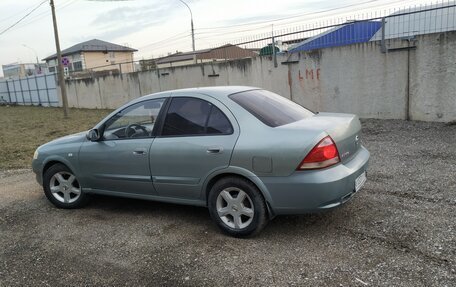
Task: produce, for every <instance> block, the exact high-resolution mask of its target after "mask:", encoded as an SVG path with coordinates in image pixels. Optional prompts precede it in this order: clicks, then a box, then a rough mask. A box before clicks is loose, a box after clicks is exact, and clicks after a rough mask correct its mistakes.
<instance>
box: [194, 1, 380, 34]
mask: <svg viewBox="0 0 456 287" xmlns="http://www.w3.org/2000/svg"><path fill="white" fill-rule="evenodd" d="M378 1H380V0H369V1H365V2H361V3H356V4H351V5H346V6H341V7H336V8H331V9H327V10H321V11H316V12H307V13H304V14H295V15H290V16H285V17H281V18H276V19H271V20H265V21H256V22H250V23H243V24H236V25H229V26H218V27H202V28H198V30H213V29H229V28H233V27H240V26H249V25H250V26H251V25H258V24H264V23H270V22H277V21H281V20H288V19H291V18H297V17H302V16H308V15H314V14H321V13H326V12H331V11H334V10H339V9H345V8H350V7H354V6H359V5H364V4H368V3H372V2H378Z"/></svg>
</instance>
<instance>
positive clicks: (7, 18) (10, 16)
mask: <svg viewBox="0 0 456 287" xmlns="http://www.w3.org/2000/svg"><path fill="white" fill-rule="evenodd" d="M37 3H38V2H37ZM40 3H41V2H40ZM33 7H35V4H34V5H33V6H29V7H27V8H26V9H24V10H22V11H21V12H19V13H16V14H14V15H9V16H8V17H6V18H3V19H0V23H2V22H5V21H6V20H9V19H11V18H14V17H17V16H19V15H21V14H22V13H23V12H25V11H28V10H29V9H32V8H33Z"/></svg>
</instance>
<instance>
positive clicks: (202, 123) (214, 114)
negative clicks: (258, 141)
mask: <svg viewBox="0 0 456 287" xmlns="http://www.w3.org/2000/svg"><path fill="white" fill-rule="evenodd" d="M232 132H233V128H232V126H231V123H230V122H229V120H228V119H227V117H226V116H225V115H224V114H223V112H222V111H220V109H219V108H217V107H216V106H214V105H213V104H211V103H209V102H207V101H205V100H201V99H197V98H184V97H182V98H174V99H173V100H172V102H171V104H170V106H169V109H168V113H167V114H166V118H165V122H164V125H163V131H162V135H164V136H188V135H205V134H212V135H216V134H231V133H232Z"/></svg>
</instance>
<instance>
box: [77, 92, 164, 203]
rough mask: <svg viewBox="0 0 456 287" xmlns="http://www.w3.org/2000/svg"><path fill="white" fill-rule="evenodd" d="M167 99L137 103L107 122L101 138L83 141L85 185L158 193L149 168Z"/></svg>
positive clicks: (125, 191)
mask: <svg viewBox="0 0 456 287" xmlns="http://www.w3.org/2000/svg"><path fill="white" fill-rule="evenodd" d="M164 101H165V99H154V100H147V101H143V102H139V103H136V104H133V105H131V106H129V107H127V108H125V109H123V110H122V111H120V112H119V113H117V114H116V115H114V116H113V117H112V118H111V119H109V120H108V121H107V122H106V123H105V124H104V131H103V137H102V139H101V140H100V141H97V142H91V141H87V142H85V143H83V145H82V147H81V150H80V153H79V164H80V167H81V170H82V173H83V175H82V180H83V181H84V186H86V187H88V188H89V189H95V190H99V191H114V192H121V193H130V194H131V193H134V194H146V195H153V194H156V192H155V189H154V186H153V184H152V178H151V174H150V168H149V151H150V147H151V145H152V142H153V141H154V138H153V136H152V131H153V128H154V124H155V119H156V118H157V116H158V113H159V111H160V109H161V107H162V105H163V103H164Z"/></svg>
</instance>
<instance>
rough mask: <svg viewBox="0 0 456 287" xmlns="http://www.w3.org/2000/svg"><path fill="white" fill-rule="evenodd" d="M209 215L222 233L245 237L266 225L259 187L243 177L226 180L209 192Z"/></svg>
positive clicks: (227, 178)
mask: <svg viewBox="0 0 456 287" xmlns="http://www.w3.org/2000/svg"><path fill="white" fill-rule="evenodd" d="M208 205H209V213H210V215H211V218H212V219H213V220H214V221H215V223H216V224H217V225H218V226H219V227H220V229H222V231H224V232H225V233H227V234H229V235H231V236H235V237H247V236H251V235H254V234H256V233H258V232H260V231H261V230H262V229H263V228H264V226H265V225H266V224H267V222H268V219H267V209H266V203H265V201H264V198H263V196H262V195H261V193H260V191H259V190H258V188H257V187H256V186H255V185H254V184H253V183H251V182H250V181H247V180H245V179H243V178H239V177H226V178H222V179H221V180H219V181H217V182H216V183H215V184H214V186H213V187H212V189H211V190H210V192H209V198H208Z"/></svg>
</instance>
